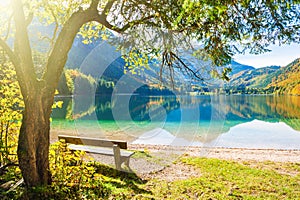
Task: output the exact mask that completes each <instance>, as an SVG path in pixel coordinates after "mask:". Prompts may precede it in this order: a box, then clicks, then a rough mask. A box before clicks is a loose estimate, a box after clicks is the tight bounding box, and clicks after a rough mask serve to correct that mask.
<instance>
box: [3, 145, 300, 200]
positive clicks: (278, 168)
mask: <svg viewBox="0 0 300 200" xmlns="http://www.w3.org/2000/svg"><path fill="white" fill-rule="evenodd" d="M50 153H51V155H50V158H51V172H52V174H53V184H52V185H51V186H49V187H43V188H35V189H34V190H33V191H30V192H28V191H27V192H26V191H25V189H24V188H23V187H22V186H21V187H18V190H17V191H14V192H10V193H7V192H6V191H4V190H3V189H0V199H20V198H22V197H24V196H25V195H24V194H27V195H33V196H34V197H35V198H37V199H38V198H40V199H272V200H273V199H293V200H295V199H300V163H275V162H254V161H251V162H234V161H227V160H219V159H213V158H195V157H188V156H183V157H181V158H180V159H179V160H177V161H176V162H181V163H183V164H185V165H191V166H193V169H195V170H196V171H198V172H199V173H198V174H199V176H197V177H191V178H187V179H185V180H175V181H166V180H161V179H158V178H160V177H159V176H157V177H156V176H155V175H154V176H153V178H151V179H149V180H143V179H141V178H140V177H138V176H137V175H136V174H133V173H132V174H128V173H125V172H119V171H116V170H114V169H113V168H110V167H108V166H105V165H102V164H100V163H97V162H94V161H90V162H86V161H84V160H83V159H82V155H83V154H82V153H76V154H70V152H68V151H67V150H63V151H62V147H61V146H59V145H58V146H55V147H54V149H53V148H52V150H51V152H50ZM139 156H141V157H149V156H148V153H146V154H145V152H142V153H141V154H138V155H137V157H139ZM62 161H63V162H62ZM13 169H15V168H12V170H13ZM8 175H9V176H11V178H13V176H17V177H19V170H16V173H15V174H13V173H12V172H10V174H7V175H6V176H5V180H6V181H7V180H9V176H8ZM3 177H4V176H3ZM1 179H2V177H0V181H2V180H1Z"/></svg>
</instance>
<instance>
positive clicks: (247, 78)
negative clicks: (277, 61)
mask: <svg viewBox="0 0 300 200" xmlns="http://www.w3.org/2000/svg"><path fill="white" fill-rule="evenodd" d="M233 69H234V66H233ZM239 69H240V71H238V70H236V69H235V70H234V71H235V72H236V73H234V74H231V76H230V81H229V82H228V83H227V84H226V87H250V88H265V87H266V86H268V85H269V84H270V83H271V82H272V78H273V77H274V76H275V74H276V72H278V70H279V69H280V66H269V67H264V68H258V69H256V68H249V67H248V68H241V67H239Z"/></svg>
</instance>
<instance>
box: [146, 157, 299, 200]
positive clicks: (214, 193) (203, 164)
mask: <svg viewBox="0 0 300 200" xmlns="http://www.w3.org/2000/svg"><path fill="white" fill-rule="evenodd" d="M182 162H184V163H186V164H189V165H193V166H195V167H196V168H197V169H198V170H199V174H201V175H200V177H198V178H190V179H188V180H181V181H174V182H172V183H168V184H166V183H160V182H159V181H158V182H157V184H156V187H154V188H152V192H153V193H154V194H156V195H158V196H157V197H158V198H164V199H300V176H299V164H295V163H294V164H292V163H281V164H280V165H279V164H276V163H272V162H266V163H256V164H257V165H255V166H254V167H253V166H252V167H251V166H248V165H247V163H244V164H243V163H242V164H241V163H237V162H233V161H225V160H218V159H208V158H189V157H185V158H183V159H182ZM278 165H279V166H280V167H282V168H283V169H285V170H286V171H292V172H294V173H295V172H298V173H297V175H287V174H282V173H280V172H278ZM259 167H262V168H263V169H259ZM264 168H268V169H264Z"/></svg>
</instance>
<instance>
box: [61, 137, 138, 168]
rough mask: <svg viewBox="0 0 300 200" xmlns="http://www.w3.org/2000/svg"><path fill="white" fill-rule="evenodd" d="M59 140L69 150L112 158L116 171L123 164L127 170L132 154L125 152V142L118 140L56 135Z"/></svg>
mask: <svg viewBox="0 0 300 200" xmlns="http://www.w3.org/2000/svg"><path fill="white" fill-rule="evenodd" d="M58 139H59V140H64V141H65V142H66V143H67V144H68V147H69V148H70V149H71V150H80V151H86V152H89V153H96V154H101V155H107V156H114V159H115V165H116V169H117V170H121V169H122V168H121V165H122V163H124V164H125V165H126V166H127V167H128V169H129V170H130V167H129V159H130V157H131V156H132V155H133V154H134V152H131V151H127V150H125V149H127V142H126V141H119V140H105V139H98V138H88V137H78V136H69V135H58Z"/></svg>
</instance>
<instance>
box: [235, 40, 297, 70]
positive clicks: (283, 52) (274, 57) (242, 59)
mask: <svg viewBox="0 0 300 200" xmlns="http://www.w3.org/2000/svg"><path fill="white" fill-rule="evenodd" d="M270 49H271V50H272V51H271V52H267V53H264V54H260V55H250V54H245V55H242V54H239V55H235V56H234V57H233V58H234V60H235V61H236V62H238V63H241V64H245V65H250V66H253V67H255V68H260V67H266V66H271V65H279V66H286V65H288V64H289V63H291V62H292V61H294V60H295V59H296V58H300V44H291V45H283V46H276V45H273V46H270Z"/></svg>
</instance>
